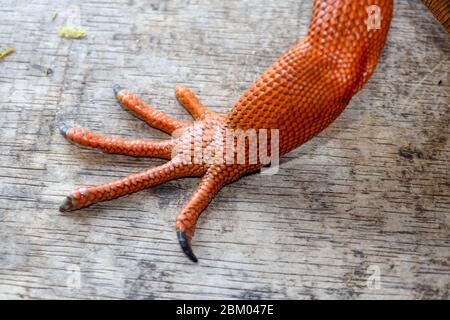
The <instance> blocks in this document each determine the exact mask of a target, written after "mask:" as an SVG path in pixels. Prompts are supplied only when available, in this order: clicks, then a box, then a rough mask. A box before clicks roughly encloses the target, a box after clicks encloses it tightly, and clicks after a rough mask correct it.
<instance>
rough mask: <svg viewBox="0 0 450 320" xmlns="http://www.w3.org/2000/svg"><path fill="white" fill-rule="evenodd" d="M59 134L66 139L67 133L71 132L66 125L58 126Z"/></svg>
mask: <svg viewBox="0 0 450 320" xmlns="http://www.w3.org/2000/svg"><path fill="white" fill-rule="evenodd" d="M58 129H59V132H60V133H61V134H62V135H63V136H64V137H65V136H66V135H67V131H69V127H68V126H66V125H65V124H64V123H60V124H58Z"/></svg>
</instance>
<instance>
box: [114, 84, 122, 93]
mask: <svg viewBox="0 0 450 320" xmlns="http://www.w3.org/2000/svg"><path fill="white" fill-rule="evenodd" d="M121 90H122V87H121V86H119V85H118V84H115V85H113V91H114V94H115V95H116V96H117V94H118V93H119V92H120V91H121Z"/></svg>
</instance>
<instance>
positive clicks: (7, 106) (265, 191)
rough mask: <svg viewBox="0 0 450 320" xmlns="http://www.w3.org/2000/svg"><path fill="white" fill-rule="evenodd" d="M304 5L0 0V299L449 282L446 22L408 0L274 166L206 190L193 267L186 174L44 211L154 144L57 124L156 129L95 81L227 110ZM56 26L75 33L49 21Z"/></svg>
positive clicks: (351, 294)
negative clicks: (187, 244) (110, 151)
mask: <svg viewBox="0 0 450 320" xmlns="http://www.w3.org/2000/svg"><path fill="white" fill-rule="evenodd" d="M55 11H57V12H59V14H58V17H57V18H56V19H55V20H54V21H52V15H53V13H54V12H55ZM310 12H311V1H300V0H283V1H269V0H252V1H245V0H239V1H237V0H227V1H223V0H170V1H159V0H135V1H133V0H130V1H120V0H114V1H109V0H96V1H75V0H73V1H71V0H63V1H47V0H27V1H24V0H15V1H9V0H0V30H1V33H0V47H1V49H5V48H7V47H13V46H14V47H16V48H17V51H16V52H15V53H14V54H12V55H10V56H8V57H6V58H5V59H3V60H2V61H0V298H14V299H20V298H27V299H28V298H30V299H38V298H138V299H142V298H169V299H172V298H211V299H222V298H231V299H234V298H250V299H258V298H275V299H279V298H289V299H310V298H332V299H337V298H344V299H354V298H357V299H366V298H376V299H387V298H396V299H404V298H449V289H450V197H449V196H450V175H449V159H450V142H449V124H450V110H449V96H450V92H449V91H450V90H449V86H450V84H449V80H450V79H449V70H450V41H449V40H450V38H449V35H448V34H447V33H446V32H445V31H444V29H443V28H441V27H440V25H439V24H438V23H436V21H435V20H434V18H433V16H432V15H431V14H430V13H429V12H428V11H427V10H426V9H425V7H423V5H422V4H420V2H419V1H412V0H411V1H403V0H402V1H396V8H395V16H394V19H393V22H392V27H391V31H390V35H389V40H388V43H387V46H386V49H385V51H384V54H383V56H382V58H381V60H380V63H379V67H378V69H377V71H376V73H375V74H374V76H373V78H372V79H371V80H370V82H369V83H368V84H367V86H366V87H365V88H364V90H363V91H362V92H360V93H359V94H358V95H357V96H356V97H355V98H354V99H353V100H352V102H351V103H350V105H349V107H348V108H347V109H346V111H345V112H344V113H343V114H342V116H341V117H340V118H339V119H338V120H337V121H336V122H335V123H334V124H333V125H332V126H330V127H329V128H328V129H326V130H325V131H324V132H323V133H322V134H320V135H319V136H318V137H317V138H315V139H314V140H312V141H311V142H309V143H308V144H306V145H304V146H302V147H301V148H299V149H298V150H296V151H295V152H293V153H291V154H289V155H288V156H287V157H285V158H284V159H283V161H282V165H281V169H280V171H279V173H278V174H276V175H274V176H270V177H267V176H261V175H253V176H249V177H246V178H244V179H242V180H241V181H239V182H237V183H235V184H233V185H230V186H227V187H225V188H224V189H223V190H222V191H221V193H220V194H219V196H218V197H216V199H215V200H214V201H213V202H212V204H211V205H210V206H209V208H208V209H207V210H206V212H205V213H204V214H203V215H202V217H201V219H200V221H199V227H198V231H197V234H196V237H195V241H194V247H195V248H194V249H195V252H196V254H197V255H198V257H199V259H200V262H199V263H198V264H193V263H191V262H190V261H189V260H188V259H187V258H186V257H185V256H184V255H183V254H182V253H181V251H180V249H179V245H178V243H177V240H176V236H175V232H174V219H175V216H176V213H177V211H178V210H179V209H180V208H181V206H182V205H183V203H184V202H185V201H186V200H187V198H188V197H189V195H190V193H191V192H192V190H193V188H194V187H195V184H196V179H185V180H179V181H174V182H170V183H167V184H165V185H162V186H159V187H156V188H153V189H149V190H145V191H142V192H140V193H137V194H133V195H131V196H128V197H125V198H122V199H118V200H114V201H111V202H107V203H104V204H99V205H96V206H93V207H91V208H88V209H85V210H82V211H79V212H74V213H70V214H61V213H59V212H58V206H59V204H60V202H61V200H62V199H63V197H64V196H65V195H66V194H67V193H68V192H70V191H71V190H72V189H73V188H74V187H76V186H86V185H91V184H97V183H99V182H106V181H110V180H112V179H115V178H119V177H123V176H125V175H128V174H131V173H134V172H137V171H140V170H143V169H145V168H148V167H151V166H155V165H157V164H160V163H162V161H160V160H151V159H135V158H127V157H124V156H119V155H104V154H101V153H99V152H97V151H94V150H88V149H80V148H78V147H76V146H74V145H71V144H69V143H68V142H66V141H65V140H64V139H63V137H61V136H60V134H59V133H58V131H57V128H56V125H57V123H59V122H60V121H65V122H66V123H67V124H69V125H79V126H82V127H86V128H90V129H92V130H96V131H99V132H102V133H106V134H111V135H116V136H123V137H140V138H153V139H163V138H166V136H165V135H164V134H162V133H160V132H158V131H156V130H154V129H149V128H148V127H147V126H146V125H145V124H144V123H143V122H141V121H139V120H138V119H136V118H134V117H133V116H132V115H130V114H129V113H127V112H126V111H124V110H123V109H122V108H121V107H120V106H119V105H118V104H117V103H116V102H115V101H114V98H113V93H112V90H111V87H112V85H113V84H114V83H120V84H121V85H122V86H124V87H127V88H129V89H131V90H133V91H135V92H136V93H138V94H139V95H140V96H142V97H143V98H144V99H145V100H146V101H149V102H151V103H153V104H154V105H155V106H156V107H158V108H159V109H160V110H163V111H165V112H166V113H168V114H170V115H172V116H174V117H178V118H182V119H189V116H188V115H187V114H186V112H185V111H184V110H183V108H182V107H180V106H179V105H178V104H177V103H176V101H175V98H174V95H173V88H174V87H175V86H176V85H177V84H185V85H187V86H189V87H190V88H192V89H193V90H194V91H196V92H198V94H199V96H200V97H201V98H202V100H203V101H204V102H205V104H206V105H208V106H209V107H211V108H212V109H213V110H215V111H220V112H226V111H227V110H228V109H229V108H230V107H231V106H232V104H233V103H234V102H235V101H236V100H237V99H238V98H239V96H240V94H242V92H243V91H244V90H245V89H246V88H247V87H248V86H249V85H250V84H251V83H252V82H253V81H254V80H255V79H256V77H257V76H258V75H259V74H260V73H262V72H263V71H264V70H265V69H266V68H267V67H268V66H269V65H271V63H272V62H273V61H275V60H276V59H277V58H278V56H280V55H281V54H282V53H283V52H284V51H285V50H286V49H287V48H288V47H289V46H290V45H292V44H293V43H295V42H296V41H297V40H298V39H300V38H301V37H303V36H304V35H305V33H306V30H307V26H308V23H309V18H310ZM67 24H69V25H78V26H80V27H81V28H82V29H83V30H85V31H86V32H87V34H88V35H87V37H86V38H85V39H82V40H67V39H61V38H59V37H58V35H57V30H58V28H59V27H60V26H61V25H67ZM46 68H51V69H52V71H53V72H52V73H51V72H50V74H46V72H45V70H46ZM47 73H48V72H47ZM378 271H379V273H378ZM378 276H379V277H378ZM369 278H370V279H375V280H377V281H376V282H375V283H376V284H378V285H379V288H377V286H375V287H374V286H370V287H367V286H366V280H367V279H369ZM378 280H379V281H378ZM371 283H372V282H371Z"/></svg>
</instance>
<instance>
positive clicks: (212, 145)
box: [60, 0, 393, 261]
mask: <svg viewBox="0 0 450 320" xmlns="http://www.w3.org/2000/svg"><path fill="white" fill-rule="evenodd" d="M370 6H376V7H370ZM392 10H393V1H391V0H358V1H350V0H316V1H314V6H313V14H312V22H311V25H310V28H309V31H308V33H307V35H306V37H305V38H304V39H303V40H301V41H300V42H298V43H297V44H296V45H294V46H293V47H292V48H291V49H290V50H289V51H288V52H287V53H286V54H284V55H283V56H282V57H281V58H280V59H279V60H278V61H277V62H275V64H273V65H272V66H271V67H270V68H269V70H268V71H267V72H266V73H265V74H263V75H262V76H261V77H260V78H259V79H258V80H257V81H256V82H255V83H254V84H253V85H252V86H251V87H250V88H249V89H248V90H247V92H245V94H244V95H243V96H242V97H241V98H240V99H239V101H238V102H237V103H236V104H235V106H234V107H233V108H232V110H231V111H230V113H229V114H228V115H222V114H217V113H214V112H211V111H209V110H208V109H207V108H205V107H204V106H203V105H202V103H201V102H200V101H199V100H198V99H197V97H196V96H195V95H194V94H193V93H192V92H191V91H189V90H188V89H187V88H186V87H183V86H180V87H178V88H177V89H176V97H177V98H178V100H179V102H180V103H181V104H182V105H183V106H184V107H185V108H186V109H187V110H188V111H189V112H190V113H191V114H192V116H193V117H194V119H195V120H196V122H195V123H189V122H185V121H179V120H176V119H173V118H171V117H169V116H167V115H165V114H163V113H161V112H159V111H157V110H155V109H153V108H152V107H151V106H149V105H147V104H145V103H144V102H142V101H141V100H139V99H138V98H136V97H135V96H134V95H133V94H132V93H130V92H129V91H127V90H124V89H121V88H120V87H119V86H118V85H115V86H114V92H115V94H116V97H117V99H118V100H119V102H120V103H121V104H122V105H123V106H124V107H125V108H127V109H129V110H130V111H132V112H134V113H135V114H136V115H137V116H138V117H140V118H142V119H143V120H144V121H145V122H147V123H148V124H149V125H150V126H152V127H155V128H158V129H160V130H162V131H164V132H166V133H169V134H173V137H172V139H171V140H168V141H165V142H153V141H144V140H133V141H127V140H123V139H114V138H110V137H105V136H101V135H97V134H93V133H91V132H89V131H87V130H84V129H79V128H68V127H66V126H65V125H64V124H61V125H60V131H61V133H62V134H63V135H64V136H65V137H66V138H67V139H69V140H70V141H72V142H74V143H77V144H80V145H84V146H88V147H93V148H97V149H100V150H102V151H104V152H108V153H119V154H125V155H130V156H145V157H159V158H164V159H170V161H168V162H167V163H166V164H164V165H162V166H159V167H156V168H152V169H149V170H147V171H144V172H142V173H138V174H135V175H132V176H129V177H126V178H124V179H121V180H117V181H114V182H111V183H107V184H103V185H100V186H94V187H88V188H80V189H77V190H75V191H74V192H72V193H71V194H70V195H69V196H68V197H66V199H65V200H64V202H63V204H62V205H61V207H60V210H61V211H69V210H77V209H81V208H83V207H86V206H89V205H91V204H94V203H97V202H100V201H105V200H110V199H114V198H117V197H121V196H124V195H126V194H130V193H132V192H136V191H139V190H142V189H145V188H148V187H151V186H155V185H157V184H160V183H163V182H166V181H169V180H172V179H177V178H181V177H188V176H194V177H201V180H200V183H199V185H198V187H197V189H196V190H195V192H194V193H193V195H192V196H191V198H190V199H189V201H188V203H187V204H186V205H185V206H184V207H183V208H182V209H181V211H180V213H179V214H178V216H177V218H176V231H177V236H178V240H179V242H180V245H181V247H182V249H183V251H184V253H185V254H186V255H187V256H188V257H189V258H190V259H191V260H193V261H197V258H196V257H195V255H194V253H193V252H192V247H191V239H192V236H193V234H194V230H195V225H196V222H197V219H198V217H199V216H200V214H201V212H202V211H203V210H204V209H205V208H206V206H207V205H208V204H209V202H210V201H211V200H212V199H213V198H214V196H215V195H216V194H217V192H219V190H220V189H221V188H222V186H224V185H225V184H228V183H231V182H233V181H236V180H238V179H239V178H241V177H242V176H243V175H244V174H248V173H253V172H257V171H258V170H260V169H261V167H262V164H261V162H260V161H259V159H258V160H257V162H256V163H253V162H252V163H250V162H249V157H248V156H246V157H245V160H246V161H245V162H244V163H230V162H224V155H223V154H221V153H218V152H216V153H214V150H217V149H216V148H217V146H218V145H220V144H223V145H226V141H225V134H226V131H227V130H228V129H242V130H248V129H254V130H256V132H259V131H260V130H261V129H278V130H279V154H280V155H283V154H286V153H287V152H289V151H291V150H293V149H295V148H297V147H298V146H300V145H301V144H303V143H305V142H306V141H308V140H309V139H311V138H312V137H313V136H314V135H316V134H317V133H319V132H320V131H321V130H323V129H324V128H326V127H327V126H328V125H329V124H330V123H331V122H333V120H334V119H336V117H337V116H338V115H339V114H340V113H341V112H342V110H343V109H344V108H345V107H346V106H347V104H348V102H349V101H350V99H351V97H352V96H353V95H354V94H355V93H356V92H357V91H358V90H360V89H361V88H362V87H363V85H364V84H365V83H366V81H367V80H368V79H369V77H370V76H371V74H372V73H373V71H374V69H375V66H376V64H377V61H378V58H379V56H380V53H381V51H382V49H383V46H384V44H385V41H386V36H387V33H388V29H389V25H390V21H391V15H392ZM373 14H378V16H375V18H377V17H378V18H379V19H378V20H370V19H371V17H372V18H373V17H374V16H373ZM377 21H379V25H378V26H377V24H376V22H377ZM370 23H372V25H369V24H370ZM374 23H375V24H374ZM373 24H374V25H373ZM174 133H176V134H175V135H174ZM270 137H271V135H269V138H270ZM233 141H234V140H233ZM233 143H234V144H236V143H235V141H234V142H233ZM268 145H269V146H270V141H269V142H268ZM195 146H200V149H201V150H202V151H203V152H204V153H205V154H210V157H209V158H208V161H200V162H199V161H193V160H194V159H193V157H194V152H193V151H194V149H195ZM248 148H249V147H248V144H247V145H245V148H244V149H246V150H245V151H248ZM225 149H226V148H225ZM239 152H242V150H241V149H237V150H235V151H234V154H233V155H234V156H235V157H237V155H238V153H239ZM269 152H272V150H270V148H269Z"/></svg>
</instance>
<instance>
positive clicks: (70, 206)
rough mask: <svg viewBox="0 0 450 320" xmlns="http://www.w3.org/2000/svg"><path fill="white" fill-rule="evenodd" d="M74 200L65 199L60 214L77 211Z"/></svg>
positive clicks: (68, 197) (70, 198)
mask: <svg viewBox="0 0 450 320" xmlns="http://www.w3.org/2000/svg"><path fill="white" fill-rule="evenodd" d="M72 200H73V198H72V197H70V196H67V197H65V198H64V200H63V202H62V203H61V205H60V206H59V211H60V212H66V211H73V210H76V207H75V205H74V203H73V201H72Z"/></svg>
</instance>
